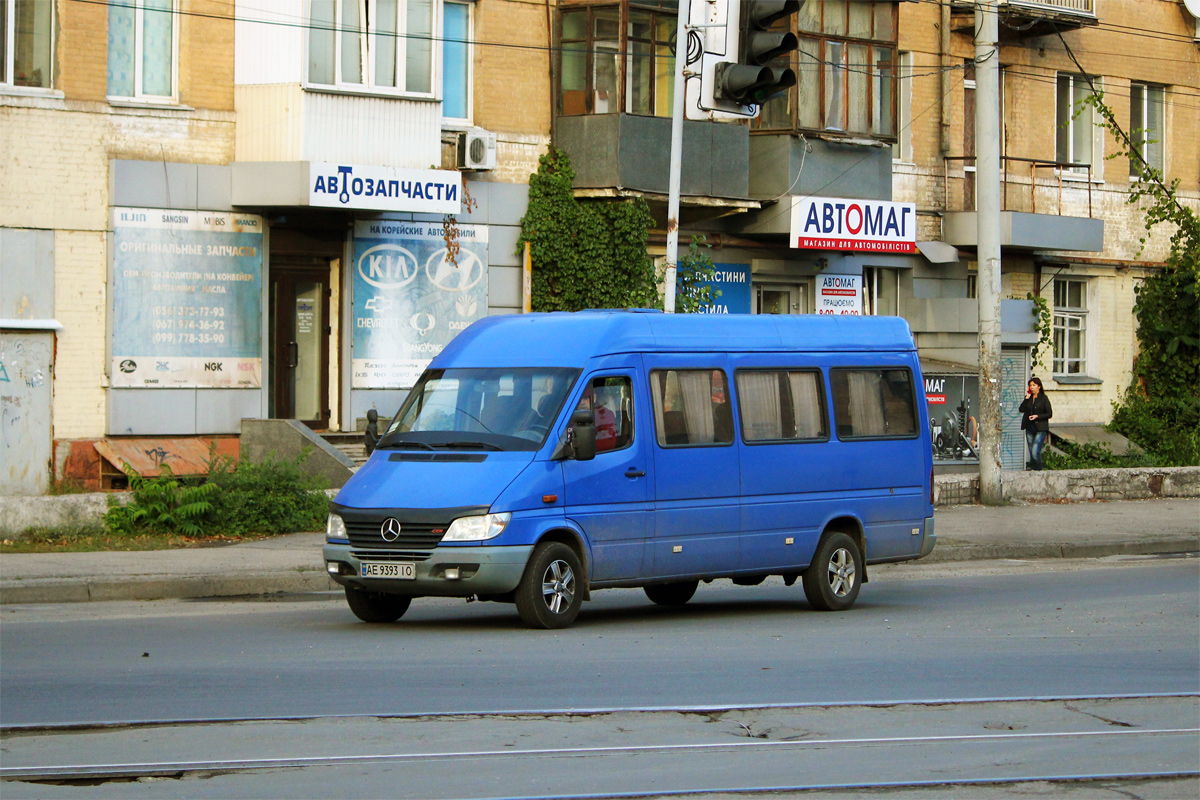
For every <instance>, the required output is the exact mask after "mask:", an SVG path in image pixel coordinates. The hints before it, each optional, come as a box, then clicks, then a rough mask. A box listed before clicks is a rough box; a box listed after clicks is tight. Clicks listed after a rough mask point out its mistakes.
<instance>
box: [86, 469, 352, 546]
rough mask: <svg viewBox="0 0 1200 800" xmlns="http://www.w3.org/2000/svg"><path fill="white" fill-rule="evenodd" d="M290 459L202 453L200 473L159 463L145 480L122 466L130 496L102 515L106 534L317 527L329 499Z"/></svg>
mask: <svg viewBox="0 0 1200 800" xmlns="http://www.w3.org/2000/svg"><path fill="white" fill-rule="evenodd" d="M307 457H308V451H307V450H306V451H305V452H304V453H302V454H300V456H298V457H297V458H295V459H291V460H278V459H276V458H275V457H274V455H270V456H268V457H267V458H266V460H265V461H263V462H261V463H252V462H250V461H240V462H238V463H237V464H234V463H233V459H231V458H229V457H223V456H218V455H216V453H215V451H213V452H212V453H211V454H210V456H209V462H208V468H209V472H208V475H207V476H197V477H186V478H180V477H177V476H175V475H174V474H173V473H172V472H171V470H170V468H169V467H168V466H166V465H164V466H163V472H162V474H161V475H159V476H158V477H155V478H146V477H143V476H141V475H139V474H138V472H137V471H136V470H135V469H133V468H132V467H130V466H128V465H126V467H125V472H126V474H127V475H128V476H129V487H130V490H131V494H132V496H131V497H130V499H129V502H128V503H127V504H126V505H125V506H119V505H116V504H115V503H114V504H113V505H111V506H110V508H109V509H108V512H107V513H106V514H105V515H104V524H105V527H107V528H108V530H110V531H111V532H113V533H115V534H120V535H126V536H133V535H143V534H182V535H184V536H192V537H196V536H201V535H207V536H222V535H225V536H228V535H232V536H244V535H247V534H261V533H290V532H293V531H314V530H320V529H321V528H322V527H324V525H325V517H326V515H327V514H328V513H329V498H328V497H327V496H326V494H325V493H324V492H323V491H320V490H321V489H323V488H324V487H323V486H319V485H318V482H317V480H316V479H313V478H306V477H304V475H302V474H301V472H300V464H301V463H303V461H304V459H305V458H307Z"/></svg>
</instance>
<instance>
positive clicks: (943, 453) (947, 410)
mask: <svg viewBox="0 0 1200 800" xmlns="http://www.w3.org/2000/svg"><path fill="white" fill-rule="evenodd" d="M925 402H926V404H927V405H928V408H929V438H930V440H931V441H932V442H933V459H934V461H942V462H946V461H955V462H964V461H969V462H978V461H979V422H978V419H977V417H976V416H975V415H976V414H977V413H978V411H977V410H974V409H978V407H979V378H978V377H977V376H975V375H926V376H925Z"/></svg>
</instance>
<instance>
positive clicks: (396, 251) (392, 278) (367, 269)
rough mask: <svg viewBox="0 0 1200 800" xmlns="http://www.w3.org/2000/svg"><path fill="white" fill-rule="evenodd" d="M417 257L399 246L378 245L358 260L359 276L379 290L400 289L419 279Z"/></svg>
mask: <svg viewBox="0 0 1200 800" xmlns="http://www.w3.org/2000/svg"><path fill="white" fill-rule="evenodd" d="M418 269H419V267H418V265H417V257H416V256H414V255H413V254H412V252H411V251H409V250H406V249H405V248H403V247H401V246H400V245H398V244H377V245H375V246H374V247H372V248H371V249H369V250H367V251H366V252H365V253H363V254H362V255H361V256H359V258H358V274H359V275H360V276H362V279H363V280H364V281H366V282H367V283H369V284H371V285H372V286H374V287H375V288H377V289H399V288H400V287H401V286H407V285H408V284H410V283H412V282H413V280H414V279H415V278H416V277H417V271H418Z"/></svg>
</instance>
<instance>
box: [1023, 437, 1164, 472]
mask: <svg viewBox="0 0 1200 800" xmlns="http://www.w3.org/2000/svg"><path fill="white" fill-rule="evenodd" d="M1054 447H1055V448H1056V449H1058V450H1059V451H1061V452H1059V453H1055V452H1053V451H1051V450H1050V449H1049V448H1047V449H1046V451H1045V453H1044V454H1043V455H1042V461H1043V463H1044V464H1045V466H1046V469H1110V468H1113V467H1162V466H1168V465H1167V464H1164V463H1163V459H1162V458H1160V457H1158V456H1156V455H1154V454H1152V453H1147V452H1145V451H1143V450H1138V449H1131V450H1130V452H1128V453H1126V454H1125V455H1121V456H1119V455H1116V454H1114V453H1113V451H1112V450H1110V449H1109V448H1108V447H1106V446H1105V445H1102V444H1076V443H1074V442H1069V441H1067V440H1066V439H1059V440H1058V441H1056V442H1055V443H1054Z"/></svg>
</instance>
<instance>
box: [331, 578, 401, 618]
mask: <svg viewBox="0 0 1200 800" xmlns="http://www.w3.org/2000/svg"><path fill="white" fill-rule="evenodd" d="M410 603H412V598H411V597H406V596H404V595H399V594H385V593H383V592H368V591H365V590H363V589H355V588H354V587H353V586H347V587H346V605H348V606H350V610H351V611H353V612H354V616H356V617H358V618H359V619H361V620H362V621H363V622H395V621H396V620H398V619H400V618H401V617H402V616H404V612H405V611H408V606H409V604H410Z"/></svg>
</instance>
